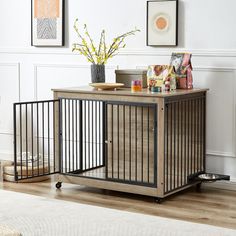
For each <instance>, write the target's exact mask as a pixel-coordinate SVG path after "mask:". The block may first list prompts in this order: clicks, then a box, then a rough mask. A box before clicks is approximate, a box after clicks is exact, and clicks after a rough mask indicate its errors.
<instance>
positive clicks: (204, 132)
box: [203, 97, 206, 171]
mask: <svg viewBox="0 0 236 236" xmlns="http://www.w3.org/2000/svg"><path fill="white" fill-rule="evenodd" d="M203 114H204V115H203V171H205V170H206V97H204V100H203Z"/></svg>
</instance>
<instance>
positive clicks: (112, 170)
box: [111, 104, 114, 178]
mask: <svg viewBox="0 0 236 236" xmlns="http://www.w3.org/2000/svg"><path fill="white" fill-rule="evenodd" d="M113 109H114V107H113V104H112V105H111V133H112V137H111V139H112V141H111V176H112V178H114V156H113V155H114V141H113V140H114V132H113V131H114V128H113V126H114V120H113V119H114V118H113V113H114V110H113Z"/></svg>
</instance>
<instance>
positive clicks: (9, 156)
mask: <svg viewBox="0 0 236 236" xmlns="http://www.w3.org/2000/svg"><path fill="white" fill-rule="evenodd" d="M1 160H2V161H13V160H14V154H13V153H8V152H1V153H0V161H1Z"/></svg>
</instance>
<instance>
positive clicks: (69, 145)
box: [67, 99, 71, 172]
mask: <svg viewBox="0 0 236 236" xmlns="http://www.w3.org/2000/svg"><path fill="white" fill-rule="evenodd" d="M67 101H68V136H69V137H68V152H69V153H68V154H69V155H68V156H69V163H68V164H69V172H70V171H71V149H70V148H71V132H70V131H71V123H70V120H71V111H70V105H71V103H70V100H69V99H67Z"/></svg>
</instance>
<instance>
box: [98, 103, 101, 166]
mask: <svg viewBox="0 0 236 236" xmlns="http://www.w3.org/2000/svg"><path fill="white" fill-rule="evenodd" d="M98 103H99V106H98V119H99V121H98V124H99V126H98V130H99V131H98V152H99V164H98V165H101V164H102V159H101V143H102V138H101V135H102V132H101V102H100V101H99V102H98Z"/></svg>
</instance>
